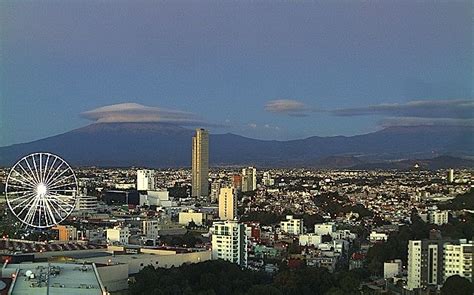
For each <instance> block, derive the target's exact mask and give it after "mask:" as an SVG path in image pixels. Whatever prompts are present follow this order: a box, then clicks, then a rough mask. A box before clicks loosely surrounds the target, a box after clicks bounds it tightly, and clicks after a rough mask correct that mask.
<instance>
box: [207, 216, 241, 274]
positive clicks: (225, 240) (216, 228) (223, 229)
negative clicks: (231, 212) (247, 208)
mask: <svg viewBox="0 0 474 295" xmlns="http://www.w3.org/2000/svg"><path fill="white" fill-rule="evenodd" d="M211 232H212V240H211V243H212V259H223V260H227V261H230V262H233V263H236V264H238V265H240V266H243V267H246V266H247V236H246V235H245V225H244V224H243V223H239V222H237V221H235V220H226V221H218V222H214V224H213V225H212V230H211Z"/></svg>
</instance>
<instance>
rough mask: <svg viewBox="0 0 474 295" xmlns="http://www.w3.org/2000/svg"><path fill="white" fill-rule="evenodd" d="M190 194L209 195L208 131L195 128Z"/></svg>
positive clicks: (197, 195) (196, 195) (194, 195)
mask: <svg viewBox="0 0 474 295" xmlns="http://www.w3.org/2000/svg"><path fill="white" fill-rule="evenodd" d="M192 154H193V155H192V174H193V175H192V180H191V185H192V194H191V195H192V196H193V197H201V196H202V197H207V196H209V182H208V178H209V132H208V131H207V130H204V129H196V135H195V136H193V152H192Z"/></svg>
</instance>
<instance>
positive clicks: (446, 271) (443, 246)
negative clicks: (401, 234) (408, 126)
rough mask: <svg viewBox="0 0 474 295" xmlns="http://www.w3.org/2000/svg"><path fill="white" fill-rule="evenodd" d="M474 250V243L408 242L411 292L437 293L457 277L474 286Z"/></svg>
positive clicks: (447, 241) (409, 285)
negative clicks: (428, 289)
mask: <svg viewBox="0 0 474 295" xmlns="http://www.w3.org/2000/svg"><path fill="white" fill-rule="evenodd" d="M473 250H474V242H473V241H469V242H468V241H467V240H465V239H462V240H458V241H454V240H446V239H436V240H428V239H425V240H411V241H408V281H407V289H408V290H415V289H419V288H427V287H430V286H431V287H433V289H436V288H438V287H439V286H441V285H442V284H443V283H444V282H445V281H446V279H447V278H448V277H450V276H453V275H459V276H461V277H464V278H466V279H468V280H469V281H471V282H472V281H473Z"/></svg>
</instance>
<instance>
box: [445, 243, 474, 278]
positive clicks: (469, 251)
mask: <svg viewBox="0 0 474 295" xmlns="http://www.w3.org/2000/svg"><path fill="white" fill-rule="evenodd" d="M473 252H474V242H473V241H470V242H468V241H466V240H460V242H459V244H451V243H447V244H445V245H444V253H443V256H444V268H443V270H444V275H443V278H444V280H446V279H447V278H448V277H450V276H453V275H458V276H461V277H463V278H466V279H468V280H469V281H471V282H473Z"/></svg>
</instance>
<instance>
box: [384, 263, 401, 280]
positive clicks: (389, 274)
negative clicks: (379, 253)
mask: <svg viewBox="0 0 474 295" xmlns="http://www.w3.org/2000/svg"><path fill="white" fill-rule="evenodd" d="M402 265H403V264H402V261H401V260H400V259H395V260H392V261H389V262H384V264H383V278H384V279H390V278H394V277H396V276H398V275H399V274H401V273H402Z"/></svg>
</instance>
